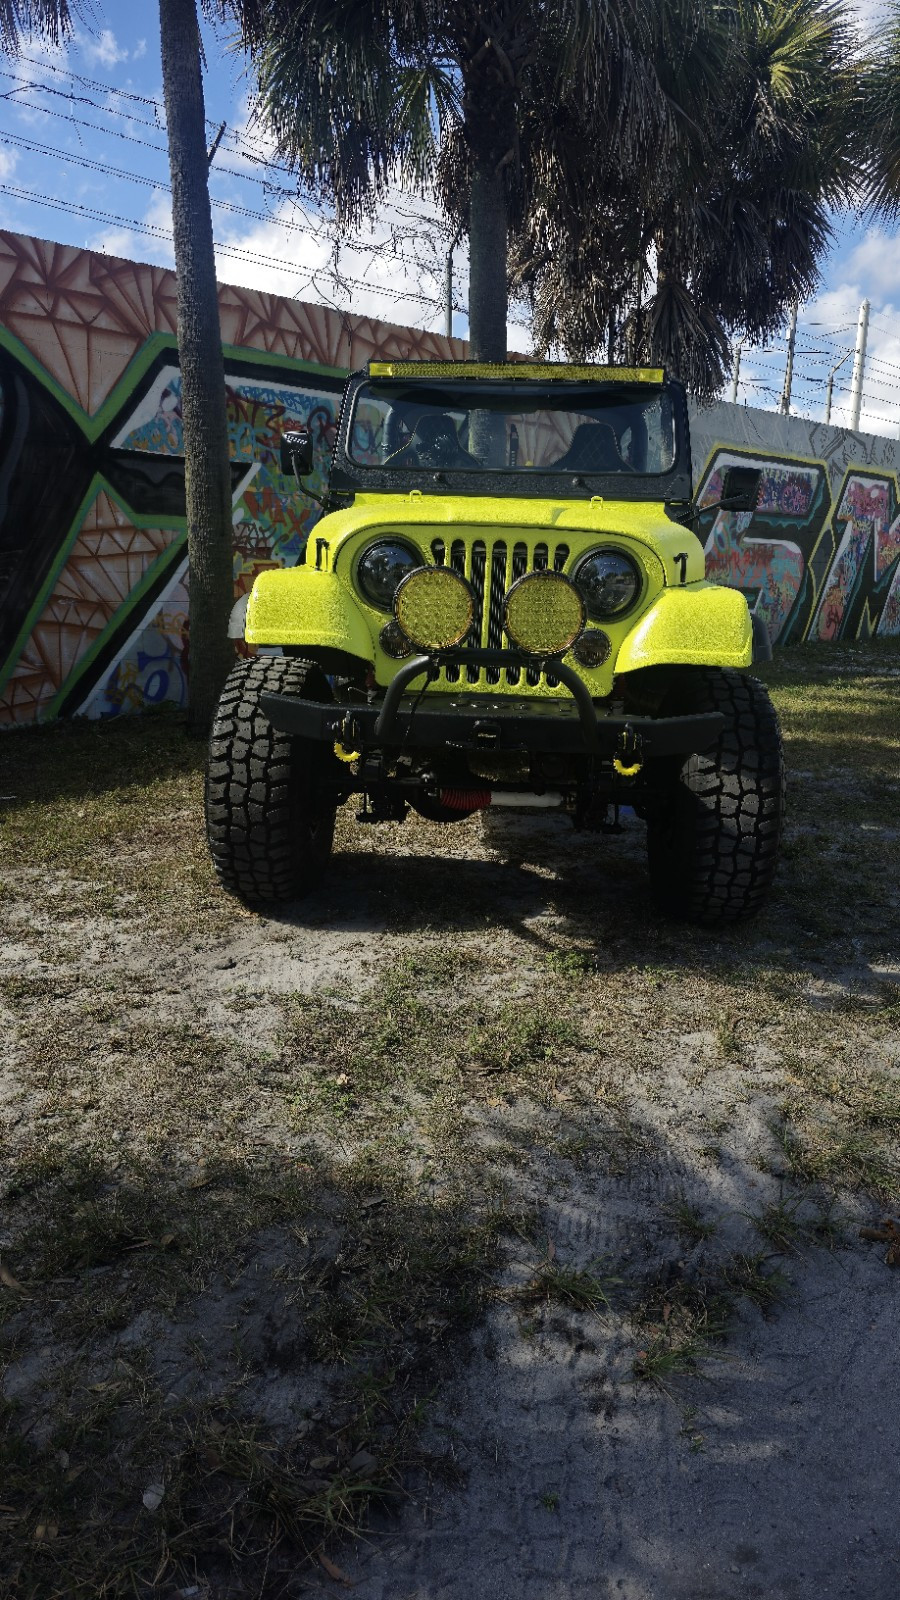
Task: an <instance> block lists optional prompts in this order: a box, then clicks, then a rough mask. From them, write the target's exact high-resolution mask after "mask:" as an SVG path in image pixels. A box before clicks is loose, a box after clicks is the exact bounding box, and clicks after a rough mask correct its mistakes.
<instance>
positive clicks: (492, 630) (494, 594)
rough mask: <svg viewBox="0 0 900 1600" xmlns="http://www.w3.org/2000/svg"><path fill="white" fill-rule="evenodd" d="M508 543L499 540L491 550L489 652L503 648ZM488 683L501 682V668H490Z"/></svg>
mask: <svg viewBox="0 0 900 1600" xmlns="http://www.w3.org/2000/svg"><path fill="white" fill-rule="evenodd" d="M506 588H507V584H506V543H505V541H504V540H502V539H501V540H499V541H498V542H497V544H495V545H494V547H493V549H492V550H491V566H490V579H489V589H488V597H487V607H486V610H487V618H486V622H487V626H486V628H485V629H484V635H483V636H484V642H485V644H486V646H487V648H488V649H489V650H500V649H502V646H503V602H504V600H505V598H506ZM485 677H486V679H487V681H488V683H499V682H500V668H499V667H488V668H487V669H486V671H485Z"/></svg>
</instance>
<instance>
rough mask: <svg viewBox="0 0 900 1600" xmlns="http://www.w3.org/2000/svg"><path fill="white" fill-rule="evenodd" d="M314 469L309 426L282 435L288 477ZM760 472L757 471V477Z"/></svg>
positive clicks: (283, 460)
mask: <svg viewBox="0 0 900 1600" xmlns="http://www.w3.org/2000/svg"><path fill="white" fill-rule="evenodd" d="M312 469H313V441H312V433H311V432H310V430H309V428H297V429H295V430H294V431H293V432H290V433H283V434H282V435H281V470H282V472H283V473H284V474H285V476H286V477H288V478H289V477H291V476H293V477H295V478H305V477H307V476H308V474H309V473H310V472H312ZM758 476H759V474H758V473H757V477H758Z"/></svg>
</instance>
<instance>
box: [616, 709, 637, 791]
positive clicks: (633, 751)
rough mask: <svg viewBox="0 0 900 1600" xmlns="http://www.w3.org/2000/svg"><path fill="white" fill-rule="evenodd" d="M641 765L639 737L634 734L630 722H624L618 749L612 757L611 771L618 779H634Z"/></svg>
mask: <svg viewBox="0 0 900 1600" xmlns="http://www.w3.org/2000/svg"><path fill="white" fill-rule="evenodd" d="M643 765H644V757H643V754H642V740H641V736H640V734H639V733H635V731H634V729H633V728H632V726H631V723H630V722H626V724H625V730H624V732H623V734H622V737H621V739H620V740H619V749H618V751H617V753H616V754H615V755H614V756H613V771H614V772H617V773H618V774H619V777H620V778H636V777H637V775H638V773H639V772H640V770H641V767H642V766H643Z"/></svg>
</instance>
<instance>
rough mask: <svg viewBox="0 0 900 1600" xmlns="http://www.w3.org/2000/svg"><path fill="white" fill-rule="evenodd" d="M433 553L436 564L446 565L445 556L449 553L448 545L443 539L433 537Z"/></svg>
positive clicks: (437, 565) (439, 565) (438, 565)
mask: <svg viewBox="0 0 900 1600" xmlns="http://www.w3.org/2000/svg"><path fill="white" fill-rule="evenodd" d="M431 554H432V557H433V560H434V564H435V566H436V567H442V566H443V565H444V557H445V556H446V554H447V546H446V545H445V543H444V541H443V539H432V541H431Z"/></svg>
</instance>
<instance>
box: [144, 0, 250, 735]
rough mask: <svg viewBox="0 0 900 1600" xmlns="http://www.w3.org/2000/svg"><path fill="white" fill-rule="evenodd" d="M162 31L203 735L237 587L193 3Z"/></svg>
mask: <svg viewBox="0 0 900 1600" xmlns="http://www.w3.org/2000/svg"><path fill="white" fill-rule="evenodd" d="M159 28H160V41H161V45H162V71H163V92H164V95H165V103H166V125H167V127H168V134H169V167H170V170H171V174H172V231H173V233H174V237H175V273H176V279H177V285H178V349H179V354H180V359H181V404H182V420H183V423H184V458H185V487H186V492H187V525H188V561H189V564H190V610H189V627H190V671H189V690H188V728H189V730H190V731H191V732H192V733H197V734H205V733H206V732H207V731H208V728H209V724H210V722H211V721H212V717H213V712H214V710H215V706H216V701H217V700H218V697H219V692H220V690H221V688H222V684H223V683H224V681H225V678H226V677H227V675H228V671H229V668H230V666H231V665H232V663H233V660H234V649H233V646H232V645H231V644H230V642H229V640H228V614H229V610H230V608H231V605H232V603H233V599H234V583H233V578H232V530H231V469H230V466H229V457H228V422H227V417H226V411H225V366H224V361H223V357H222V336H221V330H220V327H219V301H218V294H217V289H216V262H215V255H214V253H213V236H212V217H211V214H210V206H209V187H208V164H207V158H206V123H205V119H204V107H203V82H202V78H201V74H200V31H199V28H198V25H197V11H196V5H195V0H159Z"/></svg>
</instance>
